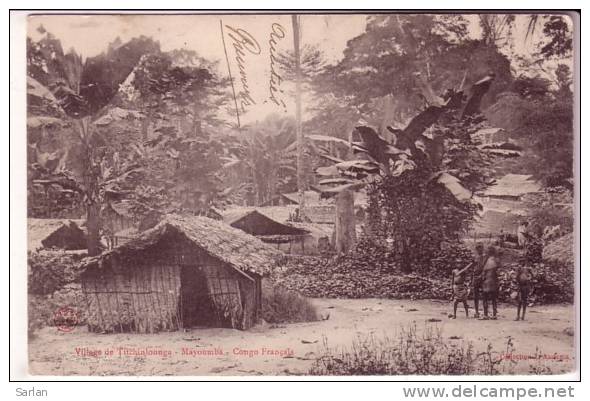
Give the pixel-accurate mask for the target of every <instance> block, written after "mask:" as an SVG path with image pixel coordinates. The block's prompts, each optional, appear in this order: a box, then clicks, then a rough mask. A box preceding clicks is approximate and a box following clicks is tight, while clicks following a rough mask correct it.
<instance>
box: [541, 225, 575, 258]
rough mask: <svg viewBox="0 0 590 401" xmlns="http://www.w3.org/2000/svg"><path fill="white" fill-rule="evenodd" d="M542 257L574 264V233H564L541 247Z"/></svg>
mask: <svg viewBox="0 0 590 401" xmlns="http://www.w3.org/2000/svg"><path fill="white" fill-rule="evenodd" d="M543 259H547V260H555V261H557V262H561V263H564V264H569V265H570V266H573V265H574V234H573V233H569V234H566V235H564V236H562V237H560V238H558V239H556V240H555V241H551V242H550V243H548V244H547V245H545V247H544V248H543Z"/></svg>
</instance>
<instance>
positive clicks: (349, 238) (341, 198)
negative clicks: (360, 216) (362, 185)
mask: <svg viewBox="0 0 590 401" xmlns="http://www.w3.org/2000/svg"><path fill="white" fill-rule="evenodd" d="M334 232H335V235H334V248H335V249H336V254H337V255H342V254H345V253H347V252H348V251H350V250H352V249H353V248H354V243H355V242H356V224H355V216H354V193H353V192H352V191H349V190H344V191H342V192H340V193H339V194H338V195H336V224H335V226H334Z"/></svg>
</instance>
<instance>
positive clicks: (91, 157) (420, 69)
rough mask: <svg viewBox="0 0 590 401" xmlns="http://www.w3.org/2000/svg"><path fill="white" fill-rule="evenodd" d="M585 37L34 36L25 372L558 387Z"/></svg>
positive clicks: (27, 116)
mask: <svg viewBox="0 0 590 401" xmlns="http://www.w3.org/2000/svg"><path fill="white" fill-rule="evenodd" d="M577 17H578V15H577V14H575V13H572V12H560V11H543V12H532V11H528V12H524V11H519V12H516V11H506V12H503V11H499V10H494V11H483V10H480V11H473V12H468V11H465V12H450V11H444V10H440V12H433V11H428V12H421V11H415V12H411V11H404V12H399V11H397V12H394V11H392V12H374V13H370V12H366V11H363V12H360V11H347V12H337V11H334V12H317V11H315V12H314V11H301V12H297V13H293V11H290V12H289V13H287V12H281V11H276V12H272V11H251V12H244V11H242V12H239V11H234V12H232V11H227V12H217V13H214V12H145V13H139V12H131V11H129V12H122V11H121V12H109V13H100V12H72V13H58V12H54V13H49V12H29V13H27V15H26V28H25V29H24V32H26V38H25V37H23V38H22V41H21V42H22V47H23V49H22V52H21V53H22V55H23V57H26V58H23V59H22V60H20V62H22V77H23V81H24V80H25V79H26V108H24V109H23V113H22V120H23V126H24V127H25V128H24V129H26V132H25V131H24V129H23V132H22V134H21V133H18V135H20V136H21V137H26V151H25V150H23V154H26V160H25V159H24V158H23V160H22V166H21V169H22V171H23V177H24V176H25V173H24V171H25V169H26V196H27V198H26V214H27V222H26V227H27V228H26V234H27V243H26V248H27V249H26V258H27V260H26V264H27V266H26V273H25V271H24V270H25V267H24V263H25V262H23V268H22V270H23V271H22V272H18V273H16V274H21V273H22V275H23V276H24V275H25V274H26V292H27V294H26V300H27V302H26V303H27V312H26V316H27V319H28V320H27V323H28V333H26V335H25V333H23V338H24V337H26V338H24V339H23V341H26V344H27V345H26V348H27V350H28V356H27V357H26V359H27V360H28V367H27V369H28V374H30V375H31V376H32V377H37V378H39V379H42V377H43V376H59V377H88V376H90V377H104V376H113V377H122V376H134V377H135V376H138V377H146V378H149V377H156V376H158V377H159V376H179V377H197V376H199V377H201V376H205V377H213V376H222V377H230V376H232V377H236V376H237V377H256V376H279V377H286V376H300V377H306V376H310V377H334V376H347V377H350V376H358V377H364V376H376V377H393V379H394V380H395V377H401V376H403V377H408V376H410V377H414V378H418V379H419V378H420V377H424V376H509V377H510V376H519V377H520V376H527V377H531V378H534V377H535V376H550V377H561V375H567V374H574V373H575V372H577V371H578V370H579V364H580V361H579V350H578V347H577V344H578V341H579V334H580V327H579V320H578V313H579V310H578V309H577V305H576V300H577V299H578V298H577V297H578V296H579V294H578V293H577V292H578V288H579V287H578V281H577V278H578V277H579V266H578V263H577V262H576V261H577V260H578V253H579V226H578V222H577V212H576V210H577V207H578V201H577V199H578V198H577V195H576V194H577V193H578V192H577V191H578V190H579V188H578V185H579V181H578V180H577V174H578V173H579V172H577V171H575V170H576V169H577V166H576V165H575V157H576V156H575V153H576V152H577V151H575V144H577V143H579V126H578V125H577V124H578V121H577V120H576V118H574V115H575V114H577V113H578V110H577V107H578V106H577V105H576V102H577V100H576V97H577V96H578V90H579V88H578V87H577V82H576V81H577V76H578V71H577V69H578V65H577V62H576V59H577V58H578V57H579V55H578V54H576V52H577V48H576V45H575V43H576V40H577V39H576V38H577V36H576V35H577V34H578V33H577V29H578V28H579V24H578V22H579V21H577ZM24 86H25V85H23V87H24ZM23 107H24V106H23ZM25 120H26V122H25ZM13 135H17V133H13V132H11V136H13ZM24 142H25V140H23V146H24ZM22 181H23V186H24V179H23V180H22ZM22 202H23V204H24V203H25V200H24V199H23V200H22ZM19 224H21V225H24V224H25V222H24V218H23V221H22V222H20V223H19ZM24 247H25V245H23V248H24ZM23 254H24V253H23ZM23 259H24V257H23ZM13 274H14V271H13ZM13 291H16V290H15V289H13ZM23 291H24V290H23Z"/></svg>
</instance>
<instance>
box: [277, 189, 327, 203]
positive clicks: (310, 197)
mask: <svg viewBox="0 0 590 401" xmlns="http://www.w3.org/2000/svg"><path fill="white" fill-rule="evenodd" d="M281 195H282V196H283V197H285V198H287V199H288V200H289V201H291V202H292V203H293V204H295V205H298V204H299V193H297V192H291V193H288V194H281ZM303 197H304V201H305V205H316V204H318V203H320V194H319V193H318V192H316V191H305V193H304V195H303Z"/></svg>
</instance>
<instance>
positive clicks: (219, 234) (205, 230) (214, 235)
mask: <svg viewBox="0 0 590 401" xmlns="http://www.w3.org/2000/svg"><path fill="white" fill-rule="evenodd" d="M174 232H175V233H180V234H182V235H184V236H185V237H186V238H187V239H188V240H189V241H191V242H192V243H194V244H195V245H196V246H197V247H199V248H201V249H202V250H204V251H205V252H207V253H208V254H210V255H211V256H213V257H215V258H216V259H219V260H221V261H222V262H225V263H228V264H230V265H232V266H233V267H235V268H237V269H239V270H241V271H243V272H250V273H256V274H260V275H263V274H266V273H268V272H269V271H270V270H271V269H272V268H273V267H274V266H275V263H276V261H277V259H278V258H280V257H281V255H282V254H281V253H280V252H279V251H277V250H275V249H274V248H272V247H271V246H269V245H267V244H265V243H263V242H262V241H260V240H259V239H258V238H256V237H253V236H252V235H249V234H246V233H245V232H243V231H241V230H238V229H236V228H233V227H230V226H229V225H227V224H225V223H223V222H220V221H217V220H213V219H209V218H207V217H199V216H186V217H184V216H179V215H168V216H165V217H164V219H163V220H162V221H161V222H160V223H158V224H157V225H156V226H155V227H154V228H151V229H149V230H147V231H144V232H142V233H141V234H140V235H138V236H137V237H136V238H134V239H132V240H131V241H129V242H126V243H125V244H123V245H121V246H119V247H116V248H114V249H113V250H111V251H109V252H106V253H103V254H102V255H99V256H96V257H93V258H89V259H87V260H86V261H85V262H84V263H83V265H82V269H87V268H89V267H91V266H98V267H100V266H101V265H102V261H104V260H106V259H109V258H111V257H113V256H115V255H123V254H126V253H133V252H136V251H140V250H143V249H147V248H149V247H151V246H152V245H154V244H156V243H157V242H158V241H159V240H160V239H161V238H162V237H163V236H165V235H167V234H170V233H174Z"/></svg>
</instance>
